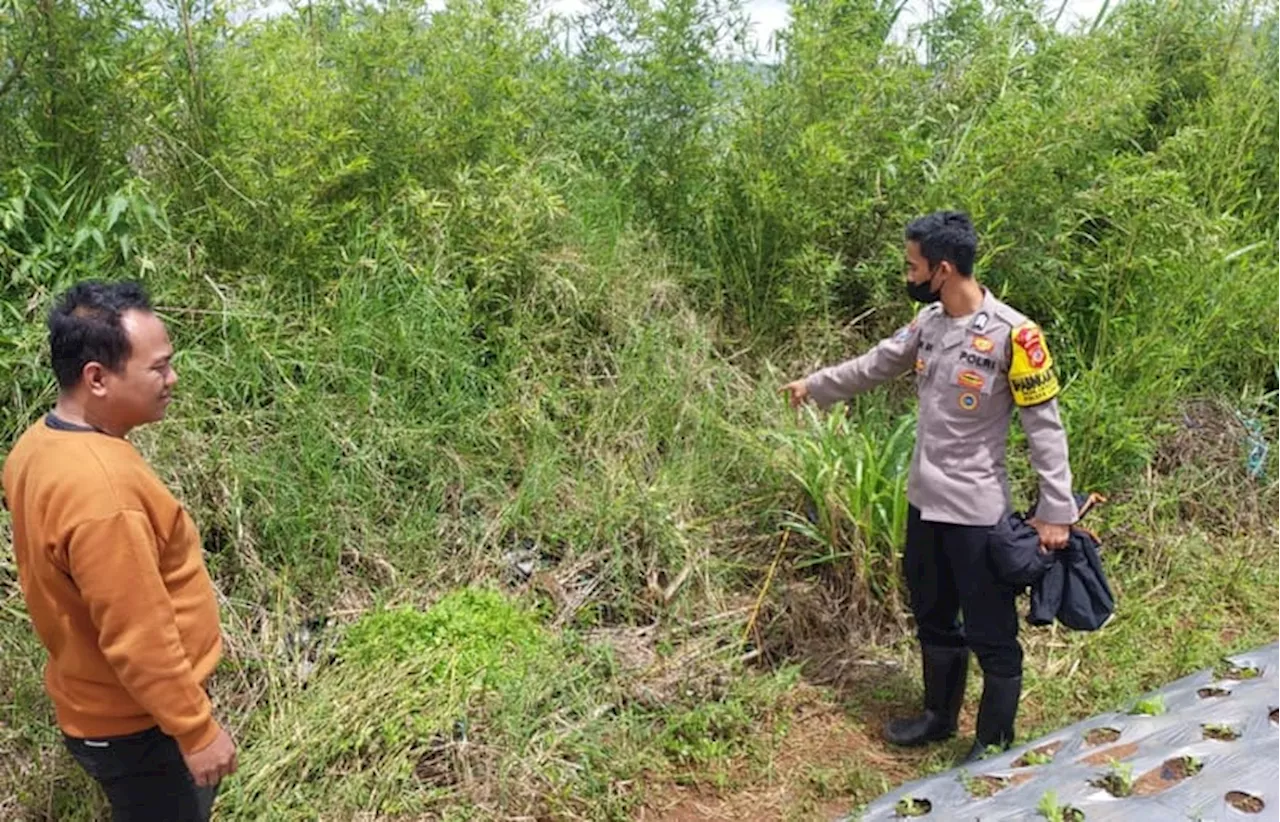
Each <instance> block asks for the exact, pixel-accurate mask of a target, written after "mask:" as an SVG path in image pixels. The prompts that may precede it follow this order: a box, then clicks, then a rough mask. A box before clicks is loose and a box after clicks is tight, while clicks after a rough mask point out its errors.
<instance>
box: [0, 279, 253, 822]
mask: <svg viewBox="0 0 1280 822" xmlns="http://www.w3.org/2000/svg"><path fill="white" fill-rule="evenodd" d="M49 343H50V348H51V350H52V355H53V370H54V373H55V375H56V376H57V379H58V386H59V389H60V391H59V394H58V400H57V404H56V405H55V406H54V408H53V410H52V412H50V413H49V414H47V415H46V416H44V417H43V418H41V419H39V420H37V421H36V422H35V423H34V424H33V425H32V426H31V427H30V428H28V429H27V431H26V432H25V433H24V434H23V435H22V437H21V438H19V440H18V442H17V444H16V445H15V446H14V447H13V450H12V451H11V452H10V453H9V457H8V459H7V460H6V461H5V465H4V496H5V503H6V505H7V506H8V508H9V510H10V511H11V512H12V515H13V547H14V552H15V554H16V555H17V563H18V580H19V583H20V584H21V586H22V592H23V594H24V596H25V597H26V601H27V609H28V611H29V612H30V614H31V622H32V624H33V625H34V626H35V630H36V633H37V634H39V636H40V640H41V642H43V643H44V646H45V648H46V649H47V650H48V653H49V658H48V663H47V665H46V667H45V677H44V679H45V687H46V689H47V690H48V692H49V695H50V697H51V698H52V699H53V704H54V709H55V711H56V714H57V718H58V724H59V726H60V727H61V728H62V731H63V733H64V735H65V741H66V745H67V748H68V749H69V750H70V751H71V753H72V755H73V756H74V757H75V758H76V760H77V761H78V762H79V763H80V764H81V766H83V767H84V769H85V770H86V771H87V772H88V773H89V774H90V775H91V776H92V777H94V779H96V780H97V781H98V782H99V783H100V784H101V785H102V787H103V789H104V791H105V792H106V795H107V798H108V800H109V801H110V803H111V808H112V814H113V819H115V820H116V822H122V821H123V820H128V821H129V822H133V821H134V820H147V822H153V821H154V822H186V820H200V822H203V820H207V819H208V818H209V814H210V811H211V808H212V806H213V799H214V794H215V792H216V791H217V786H218V783H219V782H220V781H221V780H222V778H223V777H225V776H228V775H230V774H231V773H233V772H234V771H235V769H236V749H235V744H234V743H233V742H232V741H231V737H230V736H228V734H227V732H226V731H225V730H223V729H222V728H221V727H219V725H218V723H217V722H215V721H214V719H213V714H212V706H211V705H210V702H209V697H208V695H207V694H206V693H205V690H204V681H205V679H206V678H207V677H208V676H209V674H210V673H211V672H212V671H213V669H214V667H215V666H216V665H217V663H218V659H219V657H220V656H221V653H222V637H221V633H220V631H219V628H218V605H217V600H216V598H215V596H214V590H213V583H212V582H211V581H210V579H209V574H208V572H207V571H206V570H205V566H204V559H203V557H202V556H201V548H200V535H199V534H198V533H197V531H196V527H195V524H194V523H193V522H192V521H191V518H190V517H189V516H187V513H186V511H184V510H183V508H182V505H181V504H180V503H179V502H178V501H177V500H176V499H175V498H174V497H173V495H172V494H171V493H170V492H169V490H168V489H167V488H165V486H164V484H163V483H161V482H160V480H159V478H157V477H156V475H155V473H154V472H152V470H151V468H150V467H149V466H148V465H147V463H146V462H145V461H144V460H143V458H142V456H141V455H140V454H139V453H138V452H137V450H135V449H134V447H133V445H131V444H130V443H129V441H128V440H127V439H125V437H126V436H127V435H128V433H129V432H130V431H131V430H132V429H134V428H136V427H137V426H139V425H142V424H144V423H148V422H155V421H157V420H160V419H162V418H163V417H164V414H165V409H166V407H167V406H168V405H169V400H170V398H171V395H172V391H173V386H174V383H176V382H177V381H178V377H177V374H175V373H174V370H173V365H172V363H171V360H172V357H173V346H172V345H170V343H169V335H168V333H167V332H166V331H165V326H164V323H163V322H161V320H160V319H159V318H158V317H157V316H156V315H155V314H154V313H153V312H152V310H151V305H150V302H149V300H148V298H147V295H146V293H145V292H144V291H143V290H142V288H141V287H140V286H137V285H135V284H132V283H112V284H106V283H98V282H88V283H81V284H79V285H76V286H75V287H73V288H71V289H70V290H69V291H68V292H67V293H66V294H64V295H63V296H62V298H61V299H60V300H59V301H58V304H57V305H56V306H55V307H54V309H53V310H52V311H51V312H50V313H49Z"/></svg>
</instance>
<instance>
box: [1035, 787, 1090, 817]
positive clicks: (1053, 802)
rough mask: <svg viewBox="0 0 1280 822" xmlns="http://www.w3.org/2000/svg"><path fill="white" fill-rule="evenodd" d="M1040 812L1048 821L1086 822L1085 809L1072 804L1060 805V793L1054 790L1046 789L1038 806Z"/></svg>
mask: <svg viewBox="0 0 1280 822" xmlns="http://www.w3.org/2000/svg"><path fill="white" fill-rule="evenodd" d="M1036 810H1037V811H1038V812H1039V814H1040V815H1041V816H1042V817H1044V818H1045V819H1046V820H1048V822H1084V819H1085V815H1084V811H1081V810H1080V809H1079V808H1075V807H1072V806H1071V805H1059V804H1058V795H1057V794H1056V793H1054V792H1053V791H1046V792H1045V794H1044V796H1042V797H1040V804H1039V805H1038V806H1037V807H1036Z"/></svg>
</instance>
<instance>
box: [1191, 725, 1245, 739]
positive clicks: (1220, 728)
mask: <svg viewBox="0 0 1280 822" xmlns="http://www.w3.org/2000/svg"><path fill="white" fill-rule="evenodd" d="M1200 730H1201V732H1202V733H1203V734H1204V738H1205V739H1216V740H1218V741H1219V742H1235V741H1236V740H1237V739H1239V738H1240V732H1239V731H1237V730H1236V729H1235V728H1233V727H1231V726H1230V725H1201V726H1200Z"/></svg>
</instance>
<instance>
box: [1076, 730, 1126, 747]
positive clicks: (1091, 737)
mask: <svg viewBox="0 0 1280 822" xmlns="http://www.w3.org/2000/svg"><path fill="white" fill-rule="evenodd" d="M1119 738H1120V732H1119V731H1118V730H1116V729H1115V728H1094V729H1093V730H1092V731H1089V733H1087V734H1085V735H1084V744H1086V745H1105V744H1107V743H1108V742H1115V741H1116V740H1117V739H1119Z"/></svg>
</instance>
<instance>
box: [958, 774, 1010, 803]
mask: <svg viewBox="0 0 1280 822" xmlns="http://www.w3.org/2000/svg"><path fill="white" fill-rule="evenodd" d="M1007 787H1009V780H1007V779H1005V778H1003V777H1000V776H975V777H973V778H971V779H970V780H969V781H968V784H966V785H965V790H967V791H969V795H970V796H975V797H977V798H979V799H985V798H987V797H988V796H994V795H996V794H998V793H1000V791H1003V790H1004V789H1005V788H1007Z"/></svg>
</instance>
